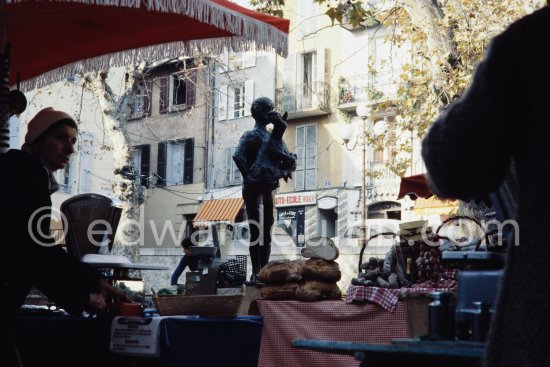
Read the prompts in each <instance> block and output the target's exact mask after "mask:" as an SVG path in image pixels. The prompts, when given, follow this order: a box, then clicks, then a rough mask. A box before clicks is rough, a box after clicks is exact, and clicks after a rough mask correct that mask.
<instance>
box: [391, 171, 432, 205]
mask: <svg viewBox="0 0 550 367" xmlns="http://www.w3.org/2000/svg"><path fill="white" fill-rule="evenodd" d="M405 195H409V197H410V198H411V199H412V200H416V199H417V198H419V197H421V198H424V199H427V198H429V197H431V196H433V192H432V190H431V189H430V187H429V186H428V179H427V178H426V175H424V174H419V175H414V176H409V177H401V185H400V186H399V195H398V196H397V199H402V198H404V197H405Z"/></svg>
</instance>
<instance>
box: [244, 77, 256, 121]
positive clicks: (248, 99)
mask: <svg viewBox="0 0 550 367" xmlns="http://www.w3.org/2000/svg"><path fill="white" fill-rule="evenodd" d="M253 101H254V80H247V81H246V82H245V83H244V115H245V116H250V115H251V112H250V107H252V102H253Z"/></svg>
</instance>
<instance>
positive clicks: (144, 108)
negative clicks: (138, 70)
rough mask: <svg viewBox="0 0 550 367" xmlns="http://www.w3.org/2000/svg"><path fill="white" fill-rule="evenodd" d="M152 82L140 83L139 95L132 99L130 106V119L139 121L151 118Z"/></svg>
mask: <svg viewBox="0 0 550 367" xmlns="http://www.w3.org/2000/svg"><path fill="white" fill-rule="evenodd" d="M152 88H153V81H152V80H145V81H143V82H142V83H140V85H139V87H138V91H137V94H136V95H135V96H134V97H133V98H132V102H131V104H130V119H139V118H143V117H146V116H151V91H152Z"/></svg>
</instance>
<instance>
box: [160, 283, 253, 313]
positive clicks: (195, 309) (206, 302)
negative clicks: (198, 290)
mask: <svg viewBox="0 0 550 367" xmlns="http://www.w3.org/2000/svg"><path fill="white" fill-rule="evenodd" d="M243 299H244V286H243V287H242V289H241V294H236V295H227V296H218V295H204V296H184V295H157V293H156V292H155V291H154V290H153V301H154V302H155V305H156V306H157V311H158V312H159V314H160V315H161V316H172V315H199V316H201V317H235V316H237V314H238V312H239V308H240V307H241V303H242V301H243Z"/></svg>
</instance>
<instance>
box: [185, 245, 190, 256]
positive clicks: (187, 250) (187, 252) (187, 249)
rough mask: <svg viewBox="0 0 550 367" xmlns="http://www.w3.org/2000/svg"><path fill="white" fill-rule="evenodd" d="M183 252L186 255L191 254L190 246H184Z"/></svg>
mask: <svg viewBox="0 0 550 367" xmlns="http://www.w3.org/2000/svg"><path fill="white" fill-rule="evenodd" d="M183 253H184V254H185V256H191V250H190V249H189V248H185V247H184V248H183Z"/></svg>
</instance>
